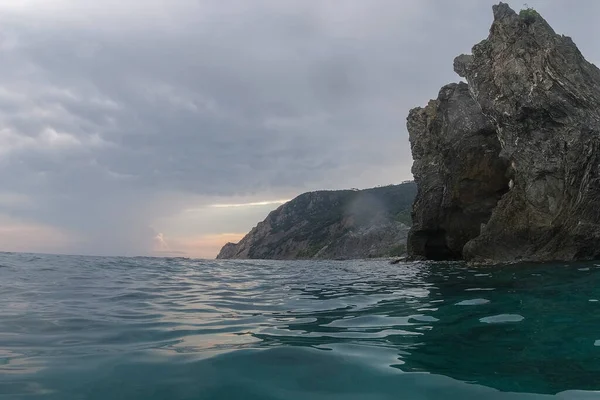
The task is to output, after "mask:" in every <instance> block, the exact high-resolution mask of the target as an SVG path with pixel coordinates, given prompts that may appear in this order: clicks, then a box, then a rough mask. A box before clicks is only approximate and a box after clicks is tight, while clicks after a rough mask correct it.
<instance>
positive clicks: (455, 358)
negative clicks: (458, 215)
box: [0, 253, 600, 400]
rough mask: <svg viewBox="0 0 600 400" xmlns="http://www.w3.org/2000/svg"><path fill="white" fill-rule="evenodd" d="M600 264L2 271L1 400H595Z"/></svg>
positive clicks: (118, 265)
mask: <svg viewBox="0 0 600 400" xmlns="http://www.w3.org/2000/svg"><path fill="white" fill-rule="evenodd" d="M599 300H600V264H598V263H594V262H585V263H570V264H565V263H554V264H514V265H497V266H475V265H467V264H463V263H400V264H396V265H391V264H390V263H389V261H387V260H362V261H221V260H217V261H215V260H193V259H185V258H146V257H137V258H107V257H83V256H59V255H35V254H16V253H0V399H57V400H58V399H60V400H68V399H111V400H116V399H127V400H138V399H144V400H153V399H169V400H179V399H215V400H221V399H248V400H252V399H265V400H275V399H277V400H279V399H281V400H283V399H289V400H296V399H315V400H325V399H328V400H329V399H334V400H335V399H340V400H342V399H343V400H359V399H369V400H383V399H390V400H391V399H408V400H411V399H414V400H426V399H427V400H433V399H444V400H447V399H450V400H451V399H465V400H469V399H485V400H501V399H502V400H504V399H506V400H508V399H511V400H512V399H531V400H534V399H600V301H599Z"/></svg>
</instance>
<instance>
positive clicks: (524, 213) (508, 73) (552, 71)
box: [408, 3, 600, 262]
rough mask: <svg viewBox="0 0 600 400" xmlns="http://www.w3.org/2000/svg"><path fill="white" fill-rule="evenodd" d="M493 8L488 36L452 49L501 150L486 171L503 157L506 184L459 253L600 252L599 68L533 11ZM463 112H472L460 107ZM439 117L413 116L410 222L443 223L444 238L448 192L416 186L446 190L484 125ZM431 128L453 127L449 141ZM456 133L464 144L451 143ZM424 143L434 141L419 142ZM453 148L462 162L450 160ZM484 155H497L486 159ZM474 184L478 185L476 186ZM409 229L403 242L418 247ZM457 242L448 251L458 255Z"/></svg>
mask: <svg viewBox="0 0 600 400" xmlns="http://www.w3.org/2000/svg"><path fill="white" fill-rule="evenodd" d="M493 12H494V22H493V24H492V26H491V29H490V33H489V36H488V38H487V39H486V40H484V41H482V42H481V43H479V44H477V45H475V46H474V47H473V49H472V55H461V56H459V57H457V58H456V59H455V60H454V69H455V71H456V72H457V73H458V74H459V75H460V76H462V77H464V78H466V80H467V83H468V92H469V94H470V96H471V98H472V99H473V100H474V101H475V103H476V105H477V108H479V110H480V113H482V114H483V115H484V116H485V117H486V119H487V120H488V121H489V122H490V123H491V124H493V128H492V129H493V130H495V135H496V137H497V139H498V142H499V144H500V148H501V150H500V152H499V154H498V160H500V161H497V162H496V164H494V165H497V167H498V170H497V171H496V174H493V173H492V172H491V171H490V174H491V175H490V176H492V175H493V176H500V175H501V174H504V173H505V172H506V165H508V166H509V168H508V172H507V178H508V179H509V184H508V188H509V190H508V191H507V193H506V194H504V195H503V196H502V198H501V199H500V200H499V201H498V203H497V206H496V207H494V208H493V211H492V212H491V216H490V217H489V220H487V221H486V220H485V218H481V219H480V220H479V221H478V222H480V223H481V225H480V232H479V233H477V234H475V233H476V232H475V229H474V228H473V229H471V230H469V232H470V233H469V234H470V235H474V236H473V237H472V239H471V240H469V241H468V242H466V244H465V245H464V247H463V248H462V257H463V258H465V259H467V260H473V261H492V262H503V261H519V260H523V261H525V260H528V261H549V260H567V261H569V260H581V259H597V258H600V203H599V202H598V199H599V198H600V151H599V149H600V70H598V68H596V66H594V65H593V64H591V63H589V62H587V61H586V60H585V58H584V57H583V56H582V54H581V53H580V51H579V50H578V48H577V47H576V46H575V44H574V43H573V41H572V40H571V39H570V38H569V37H566V36H562V35H558V34H556V33H555V32H554V30H553V29H552V28H551V27H550V25H549V24H548V23H547V22H546V21H545V20H544V19H543V18H542V17H541V16H540V15H539V14H538V13H537V12H535V11H533V10H524V11H522V12H521V13H520V14H517V13H516V12H514V11H513V10H512V9H511V8H510V7H509V6H508V5H507V4H504V3H500V4H499V5H496V6H494V7H493ZM446 88H447V87H446ZM443 90H444V89H443ZM446 90H447V89H446ZM443 101H444V100H443V99H442V97H440V98H439V99H438V101H437V103H436V104H434V105H431V104H430V105H429V106H428V107H427V108H431V109H432V110H433V109H434V108H436V109H439V108H440V104H441V103H442V102H443ZM460 101H461V102H462V103H464V104H466V103H468V101H467V100H465V99H462V100H460ZM451 103H452V102H449V104H451ZM462 107H463V108H465V107H466V106H462ZM427 108H426V109H427ZM455 108H456V106H455ZM459 108H460V107H459ZM466 108H468V109H471V110H472V107H466ZM449 109H450V110H451V107H450V108H449ZM429 112H430V113H433V111H429ZM454 112H456V111H454ZM418 113H419V112H414V111H411V116H409V129H410V127H411V118H412V119H413V120H414V121H416V122H418V121H419V118H417V116H418ZM421 113H425V111H421ZM475 114H476V112H474V114H473V115H475ZM460 118H463V119H465V118H468V116H467V115H466V114H464V113H463V115H462V116H461V117H460ZM471 118H473V117H471ZM438 120H439V121H438V122H436V123H437V124H439V125H440V126H441V127H439V128H435V129H434V128H429V127H428V128H427V129H425V128H423V127H422V126H419V125H418V124H417V123H416V122H413V123H412V125H413V128H412V130H413V132H412V133H411V135H412V136H414V137H415V139H413V141H414V142H415V143H416V145H413V147H416V150H417V151H416V152H415V149H413V154H414V155H415V168H416V171H417V173H418V174H420V176H419V177H418V178H416V180H417V183H418V184H419V195H418V196H417V200H416V202H415V209H414V218H415V223H414V228H413V230H414V231H415V233H417V232H418V229H421V228H419V226H420V225H423V226H425V227H427V229H429V228H428V227H429V226H433V227H435V226H440V227H445V228H444V230H445V231H446V242H447V243H448V242H449V241H450V240H449V238H451V237H452V235H453V234H451V235H449V234H448V233H447V232H448V223H447V222H446V221H447V218H448V212H447V211H446V210H448V204H449V202H448V201H447V200H445V199H446V196H447V195H443V196H441V195H439V194H430V195H428V197H427V196H424V195H423V194H422V193H430V192H431V193H433V192H435V191H437V192H440V191H444V190H446V191H447V188H448V187H449V183H450V182H452V179H461V177H462V176H464V175H465V173H466V172H465V169H464V168H465V167H467V168H468V166H467V165H466V164H464V163H462V162H461V161H460V160H466V159H467V157H468V156H469V154H470V156H471V157H474V158H475V159H478V158H479V157H480V156H481V152H476V151H474V149H473V150H469V149H465V146H469V143H470V141H473V140H480V138H479V136H480V135H474V134H473V130H472V128H471V127H468V126H465V127H458V128H456V130H455V131H453V130H452V129H453V128H451V126H452V122H451V121H452V119H451V118H445V117H444V118H438ZM421 125H422V124H421ZM434 132H446V133H444V134H442V136H444V135H450V136H452V137H454V138H455V141H448V140H447V141H445V142H444V140H437V139H435V140H434V139H423V137H424V136H426V135H427V134H429V135H430V136H435V134H434ZM486 132H487V128H486ZM489 136H490V137H491V136H492V135H491V133H490V134H489ZM419 142H423V144H419ZM457 142H458V143H460V144H461V145H459V146H453V143H457ZM423 146H433V148H432V149H427V150H419V147H423ZM436 146H437V147H436ZM490 146H492V145H491V144H490ZM469 152H471V153H469ZM422 154H426V155H425V156H423V155H422ZM423 157H425V158H427V157H429V158H431V159H432V160H438V161H436V162H438V165H439V166H438V167H435V168H434V167H431V166H430V167H422V166H419V165H420V164H422V163H423ZM452 158H456V159H457V160H459V162H458V163H454V164H453V163H449V162H448V161H447V160H448V159H452ZM504 160H506V161H504ZM486 162H487V163H488V164H486V165H489V166H492V164H493V162H492V160H488V161H486ZM506 163H508V164H506ZM473 165H479V164H478V163H475V164H473ZM442 166H443V167H442ZM449 176H450V178H449ZM478 185H479V186H480V188H477V187H475V186H478ZM489 189H490V187H489V185H485V184H483V182H481V181H479V182H477V183H474V187H473V188H471V189H469V190H467V191H465V190H462V189H460V190H459V191H458V192H459V194H458V197H460V196H464V195H466V194H467V193H472V195H473V196H476V195H478V194H479V195H481V196H482V198H485V199H489V196H488V195H486V193H487V194H489ZM471 190H473V192H471ZM437 192H436V193H437ZM440 196H441V198H442V200H440ZM423 199H430V200H427V201H432V202H433V203H434V204H439V210H440V211H439V213H438V215H437V216H436V215H435V213H433V211H431V212H430V211H423V212H424V213H425V214H427V213H429V212H430V213H431V217H430V218H431V220H427V219H426V218H425V217H423V216H421V215H420V212H421V210H422V209H423V210H427V209H428V207H429V206H422V205H420V202H423V201H425V200H423ZM487 204H488V205H489V204H491V203H487ZM427 215H429V214H427ZM428 218H429V217H428ZM457 218H459V219H460V218H462V217H459V216H457ZM464 218H465V219H468V218H467V216H464ZM422 221H427V223H426V224H425V225H424V223H423V222H422ZM465 223H466V221H462V222H457V223H453V224H451V226H455V224H459V225H461V224H465ZM423 229H424V228H423ZM413 236H414V235H413V233H411V238H412V237H413ZM411 238H409V243H408V247H409V249H411V248H415V249H416V250H414V253H415V254H419V250H418V247H416V245H415V244H411ZM460 243H462V242H457V245H456V247H455V249H454V250H452V252H451V253H450V254H451V257H450V256H447V257H446V258H453V257H456V254H458V253H457V250H456V249H458V248H459V247H460ZM448 247H449V248H451V247H450V246H448ZM421 253H422V252H421ZM425 256H426V257H429V256H428V254H425Z"/></svg>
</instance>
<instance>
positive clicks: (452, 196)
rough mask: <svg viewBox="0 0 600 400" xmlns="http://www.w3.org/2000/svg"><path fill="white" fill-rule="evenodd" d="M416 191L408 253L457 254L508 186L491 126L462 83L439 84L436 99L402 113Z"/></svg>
mask: <svg viewBox="0 0 600 400" xmlns="http://www.w3.org/2000/svg"><path fill="white" fill-rule="evenodd" d="M408 131H409V134H410V143H411V149H412V154H413V159H414V164H413V168H412V172H413V175H414V177H415V181H416V183H417V185H418V193H417V197H416V199H415V204H414V208H413V215H412V218H413V226H412V229H411V231H410V234H409V237H408V251H409V253H410V254H411V255H413V256H416V257H420V258H426V259H432V260H453V259H461V258H462V251H463V247H464V245H465V244H466V243H467V242H468V241H469V240H471V239H473V238H474V237H476V236H478V235H479V232H480V229H481V224H484V223H486V222H487V221H488V219H489V218H490V215H491V213H492V210H493V208H494V207H495V206H496V203H497V202H498V200H499V199H500V197H501V196H502V195H503V194H504V193H506V192H507V191H508V179H507V178H506V176H505V171H506V169H507V163H506V161H504V160H502V159H501V158H500V157H499V153H500V142H499V141H498V138H497V137H496V131H495V129H494V126H493V125H492V123H491V122H490V121H489V119H488V118H486V117H485V116H484V115H483V114H482V113H481V110H480V109H479V106H478V105H477V103H475V101H474V100H473V99H472V98H471V96H470V94H469V89H468V87H467V85H466V84H465V83H458V84H456V83H452V84H450V85H447V86H444V87H443V88H442V89H441V90H440V93H439V96H438V98H437V100H431V101H430V102H429V104H428V105H427V107H425V108H415V109H413V110H411V111H410V114H409V116H408Z"/></svg>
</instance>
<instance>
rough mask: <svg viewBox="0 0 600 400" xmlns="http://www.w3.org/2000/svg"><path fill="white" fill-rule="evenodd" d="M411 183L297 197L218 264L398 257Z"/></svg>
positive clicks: (232, 245) (226, 251)
mask: <svg viewBox="0 0 600 400" xmlns="http://www.w3.org/2000/svg"><path fill="white" fill-rule="evenodd" d="M415 193H416V185H415V184H414V183H413V182H407V183H403V184H401V185H390V186H384V187H378V188H373V189H366V190H331V191H317V192H309V193H304V194H301V195H300V196H298V197H296V198H295V199H293V200H291V201H289V202H287V203H286V204H283V205H282V206H280V207H279V208H277V209H276V210H274V211H272V212H271V213H270V214H269V215H268V216H267V218H266V219H265V220H264V221H262V222H260V223H259V224H258V225H257V226H256V227H255V228H253V229H252V230H251V231H250V232H249V233H248V234H247V235H246V236H245V237H244V238H243V239H242V240H241V241H240V242H239V243H227V244H226V245H225V246H223V248H222V249H221V252H220V253H219V255H218V256H217V258H219V259H229V258H234V259H235V258H237V259H246V258H251V259H356V258H369V257H389V256H398V255H403V254H404V252H405V246H404V243H405V242H406V236H407V234H408V230H409V226H410V221H411V219H410V209H411V204H412V202H413V199H414V196H415Z"/></svg>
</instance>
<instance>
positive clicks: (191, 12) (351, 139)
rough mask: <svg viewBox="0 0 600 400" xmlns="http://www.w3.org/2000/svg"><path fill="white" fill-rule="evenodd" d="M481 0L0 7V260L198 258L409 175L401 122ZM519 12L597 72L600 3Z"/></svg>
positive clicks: (469, 31)
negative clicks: (298, 203) (30, 254)
mask: <svg viewBox="0 0 600 400" xmlns="http://www.w3.org/2000/svg"><path fill="white" fill-rule="evenodd" d="M493 3H494V2H492V1H482V0H462V1H441V0H440V1H434V0H430V1H423V0H410V1H409V0H403V1H397V0H376V1H367V0H360V1H358V0H356V1H353V0H344V1H341V0H339V1H327V0H319V1H317V0H315V1H311V0H293V1H292V0H289V1H287V0H243V1H242V0H230V1H220V0H219V1H212V0H121V1H117V0H108V1H107V0H104V1H102V2H98V1H96V0H93V1H92V0H89V1H87V0H29V1H27V0H25V1H16V0H0V182H2V186H1V187H0V250H8V251H40V252H59V253H83V254H115V255H143V254H166V253H169V252H170V253H173V254H179V252H181V254H187V255H191V256H204V257H209V256H214V255H215V254H216V251H217V249H218V247H219V246H220V245H221V244H222V243H223V242H224V241H227V240H237V238H239V235H240V234H243V233H245V232H246V231H247V230H249V229H250V228H251V227H252V226H254V225H255V224H256V222H258V221H259V220H261V219H263V218H264V217H265V216H266V214H267V213H268V211H270V210H271V209H273V208H274V207H276V206H277V204H278V203H277V201H278V200H285V199H289V198H292V197H294V196H296V195H298V194H300V193H301V192H304V191H307V190H315V189H323V188H349V187H361V188H364V187H370V186H375V185H380V184H389V183H398V182H400V181H403V180H406V179H411V174H410V165H411V163H412V161H411V158H410V149H409V145H408V135H407V132H406V128H405V118H406V115H407V113H408V110H409V109H410V108H412V107H414V106H418V105H424V104H426V102H427V100H428V99H430V98H432V97H435V96H436V95H437V92H438V90H439V88H440V87H441V86H442V85H444V84H446V83H449V82H452V81H457V80H458V79H459V78H458V77H457V76H455V74H454V73H453V71H452V61H453V58H454V56H456V55H458V54H460V53H464V52H469V51H470V48H471V46H472V45H473V44H475V43H477V42H478V41H480V40H482V39H483V38H485V36H487V31H488V29H489V25H490V23H491V19H492V14H491V5H492V4H493ZM510 3H511V5H512V6H513V7H514V8H516V9H519V8H521V7H522V3H520V2H510ZM529 5H530V6H534V7H536V9H538V10H539V11H540V12H541V13H542V14H543V15H544V16H545V17H546V19H547V20H548V21H549V22H550V23H551V24H552V25H553V27H554V28H555V29H556V30H557V31H558V32H560V33H564V34H567V35H569V36H571V37H573V39H574V40H575V42H576V43H577V44H578V46H579V47H580V49H581V50H582V51H583V53H584V55H586V57H587V58H588V60H590V61H592V62H598V61H600V48H599V47H598V46H597V43H596V38H597V37H600V28H599V25H598V24H597V21H596V18H597V15H599V12H600V3H599V2H596V1H595V0H589V1H584V0H581V1H578V2H577V6H576V7H574V6H573V3H572V2H568V1H558V0H555V1H552V0H548V1H533V0H531V1H529ZM265 201H267V202H275V203H270V204H263V205H257V204H254V205H249V206H245V207H213V206H211V205H215V204H225V205H234V204H243V203H257V202H265Z"/></svg>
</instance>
